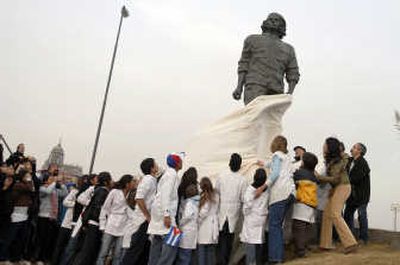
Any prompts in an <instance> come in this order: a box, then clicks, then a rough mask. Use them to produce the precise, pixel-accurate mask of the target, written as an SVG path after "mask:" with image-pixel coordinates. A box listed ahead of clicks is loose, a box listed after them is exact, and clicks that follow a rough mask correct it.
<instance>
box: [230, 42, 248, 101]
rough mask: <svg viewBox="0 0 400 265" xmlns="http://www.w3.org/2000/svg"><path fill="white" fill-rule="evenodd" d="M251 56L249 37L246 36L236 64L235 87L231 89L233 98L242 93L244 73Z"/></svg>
mask: <svg viewBox="0 0 400 265" xmlns="http://www.w3.org/2000/svg"><path fill="white" fill-rule="evenodd" d="M250 58H251V43H250V40H249V37H248V38H246V40H245V41H244V45H243V50H242V56H241V57H240V60H239V65H238V82H237V86H236V89H235V90H234V91H233V98H234V99H236V100H239V99H240V97H241V96H242V93H243V86H244V84H245V83H246V75H247V71H248V69H249V62H250Z"/></svg>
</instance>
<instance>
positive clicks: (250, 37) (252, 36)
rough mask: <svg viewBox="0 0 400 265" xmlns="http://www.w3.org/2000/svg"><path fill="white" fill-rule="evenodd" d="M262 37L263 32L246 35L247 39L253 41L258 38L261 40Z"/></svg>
mask: <svg viewBox="0 0 400 265" xmlns="http://www.w3.org/2000/svg"><path fill="white" fill-rule="evenodd" d="M261 38H262V35H261V34H251V35H249V36H247V37H246V39H245V41H250V42H251V41H257V40H259V39H261Z"/></svg>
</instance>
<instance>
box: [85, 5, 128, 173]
mask: <svg viewBox="0 0 400 265" xmlns="http://www.w3.org/2000/svg"><path fill="white" fill-rule="evenodd" d="M128 16H129V12H128V10H127V9H126V7H125V6H123V7H122V9H121V16H120V19H119V26H118V32H117V38H116V40H115V44H114V51H113V55H112V59H111V66H110V71H109V73H108V79H107V85H106V91H105V94H104V100H103V106H102V108H101V113H100V119H99V125H98V126H97V132H96V139H95V141H94V147H93V153H92V159H91V161H90V168H89V174H92V173H93V166H94V161H95V159H96V153H97V146H98V144H99V138H100V133H101V128H102V125H103V119H104V112H105V109H106V104H107V97H108V92H109V90H110V84H111V77H112V73H113V69H114V62H115V56H116V55H117V48H118V42H119V35H120V33H121V27H122V21H123V20H124V18H126V17H128Z"/></svg>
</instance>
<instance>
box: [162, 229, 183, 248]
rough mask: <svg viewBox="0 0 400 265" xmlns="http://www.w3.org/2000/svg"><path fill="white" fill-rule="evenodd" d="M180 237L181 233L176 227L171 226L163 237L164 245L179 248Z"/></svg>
mask: <svg viewBox="0 0 400 265" xmlns="http://www.w3.org/2000/svg"><path fill="white" fill-rule="evenodd" d="M182 235H183V233H182V231H181V230H179V228H178V227H176V226H173V227H171V228H170V229H169V232H168V234H167V235H166V236H165V239H164V243H165V244H167V245H169V246H172V247H177V246H179V241H181V238H182Z"/></svg>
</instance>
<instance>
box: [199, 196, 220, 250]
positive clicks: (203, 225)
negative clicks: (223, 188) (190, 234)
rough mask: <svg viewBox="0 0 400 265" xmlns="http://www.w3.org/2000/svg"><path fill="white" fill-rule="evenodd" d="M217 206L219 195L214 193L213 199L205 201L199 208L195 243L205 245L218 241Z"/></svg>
mask: <svg viewBox="0 0 400 265" xmlns="http://www.w3.org/2000/svg"><path fill="white" fill-rule="evenodd" d="M218 207H219V195H218V194H217V193H215V195H214V201H208V202H206V203H205V204H204V205H203V207H201V209H200V210H199V232H198V236H197V243H199V244H205V245H209V244H217V243H218V235H219V226H218Z"/></svg>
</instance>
